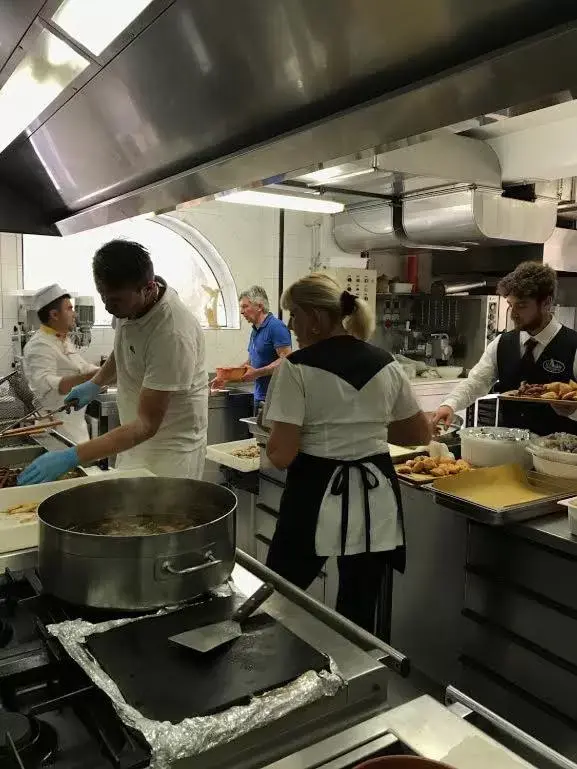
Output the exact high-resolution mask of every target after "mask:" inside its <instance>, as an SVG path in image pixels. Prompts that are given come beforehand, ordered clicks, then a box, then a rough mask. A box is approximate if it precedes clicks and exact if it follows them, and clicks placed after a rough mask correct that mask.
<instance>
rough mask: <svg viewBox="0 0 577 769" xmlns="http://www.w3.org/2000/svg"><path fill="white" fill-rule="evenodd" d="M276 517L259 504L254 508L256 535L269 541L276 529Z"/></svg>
mask: <svg viewBox="0 0 577 769" xmlns="http://www.w3.org/2000/svg"><path fill="white" fill-rule="evenodd" d="M277 520H278V516H277V515H275V514H274V512H273V511H272V510H269V509H268V508H266V507H264V506H263V505H261V504H258V505H257V506H256V527H255V530H256V534H260V535H261V537H265V538H266V539H269V540H271V539H272V537H273V534H274V530H275V529H276V523H277Z"/></svg>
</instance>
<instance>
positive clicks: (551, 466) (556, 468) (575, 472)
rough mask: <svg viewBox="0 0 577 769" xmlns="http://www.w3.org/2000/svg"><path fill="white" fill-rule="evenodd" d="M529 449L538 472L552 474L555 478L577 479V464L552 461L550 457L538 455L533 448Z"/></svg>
mask: <svg viewBox="0 0 577 769" xmlns="http://www.w3.org/2000/svg"><path fill="white" fill-rule="evenodd" d="M528 451H529V453H530V454H531V456H532V457H533V467H534V468H535V470H537V472H538V473H544V474H545V475H551V476H552V477H554V478H570V479H574V480H577V465H568V464H566V463H565V462H552V461H551V460H550V459H545V458H544V457H540V456H538V455H537V454H535V453H534V452H533V451H532V450H531V449H528Z"/></svg>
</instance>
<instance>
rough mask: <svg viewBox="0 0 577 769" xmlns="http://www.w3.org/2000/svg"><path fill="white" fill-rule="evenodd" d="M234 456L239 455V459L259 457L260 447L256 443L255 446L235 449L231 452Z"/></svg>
mask: <svg viewBox="0 0 577 769" xmlns="http://www.w3.org/2000/svg"><path fill="white" fill-rule="evenodd" d="M230 453H231V454H232V456H233V457H238V458H239V459H259V457H260V449H259V447H258V446H257V445H256V443H255V444H254V446H244V447H243V448H241V449H233V450H232V451H231V452H230Z"/></svg>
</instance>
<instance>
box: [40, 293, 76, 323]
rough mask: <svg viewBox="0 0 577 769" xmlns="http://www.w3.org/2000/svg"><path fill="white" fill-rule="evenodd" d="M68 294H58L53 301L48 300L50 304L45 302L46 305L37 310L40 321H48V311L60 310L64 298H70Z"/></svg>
mask: <svg viewBox="0 0 577 769" xmlns="http://www.w3.org/2000/svg"><path fill="white" fill-rule="evenodd" d="M70 298H71V296H70V294H62V296H59V297H58V299H55V300H54V301H53V302H50V304H47V305H46V307H41V308H40V309H39V310H38V320H39V321H40V323H44V325H46V324H47V323H49V322H50V313H51V312H52V310H60V308H61V306H62V302H63V301H64V300H65V299H70Z"/></svg>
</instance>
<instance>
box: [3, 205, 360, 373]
mask: <svg viewBox="0 0 577 769" xmlns="http://www.w3.org/2000/svg"><path fill="white" fill-rule="evenodd" d="M177 215H178V217H179V218H181V219H184V220H185V221H187V222H189V223H190V224H192V225H193V226H194V227H196V228H197V229H198V230H199V231H200V232H201V233H202V234H203V235H204V236H205V237H206V238H208V240H210V241H211V242H212V243H213V245H214V246H215V247H216V249H217V250H218V251H219V253H220V254H221V256H222V257H223V258H224V259H225V260H226V262H227V264H228V266H229V267H230V270H231V273H232V276H233V278H234V281H235V283H236V286H237V288H238V290H239V291H241V290H242V289H244V288H249V287H250V286H252V285H254V284H259V285H262V286H263V287H264V288H265V289H266V291H267V293H268V294H269V297H270V300H271V310H272V311H273V312H275V313H276V312H277V309H278V230H279V211H278V210H276V209H267V208H258V207H255V206H241V205H232V204H227V203H218V202H213V203H205V204H202V205H200V206H198V207H195V208H191V209H187V210H183V211H180V212H179V213H178V214H177ZM331 228H332V219H331V217H329V216H316V215H311V214H304V213H300V212H296V211H287V212H286V215H285V262H284V263H285V269H284V286H285V288H286V287H287V286H288V285H290V283H292V282H293V281H295V280H296V279H297V278H299V277H301V276H303V275H306V274H307V273H308V272H310V271H311V268H315V269H319V268H321V267H328V266H343V267H345V266H364V261H362V260H360V259H359V258H357V257H355V256H354V255H351V254H345V253H344V252H343V251H341V250H340V249H339V248H338V246H337V245H336V243H335V242H334V240H333V238H332V229H331ZM21 241H22V239H21V237H20V236H19V235H10V234H0V265H1V271H0V274H1V278H2V299H3V313H2V316H3V328H2V329H0V374H1V373H2V371H4V369H5V368H6V367H8V368H9V366H10V363H11V360H12V358H11V348H10V335H11V331H12V327H13V325H14V322H15V320H16V300H15V298H14V297H10V296H7V292H9V291H13V290H15V289H17V288H19V287H21V286H22V268H21V248H22V246H21ZM71 290H74V288H73V287H72V288H71ZM242 324H243V325H242V328H241V329H240V330H232V329H223V330H217V331H215V330H207V331H206V332H205V334H206V349H207V367H208V369H209V370H211V371H212V370H214V369H215V368H216V367H217V366H218V365H226V364H233V363H235V362H238V363H240V362H242V361H244V360H245V359H246V354H247V353H246V346H247V341H248V336H249V328H248V327H247V325H246V324H245V323H244V321H242ZM112 340H113V331H112V329H108V328H95V329H93V332H92V344H91V345H90V348H89V349H88V350H87V351H85V353H84V354H85V357H87V358H88V359H89V360H91V361H95V362H98V361H99V360H100V357H101V355H107V354H108V353H109V352H110V350H111V349H112Z"/></svg>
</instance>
